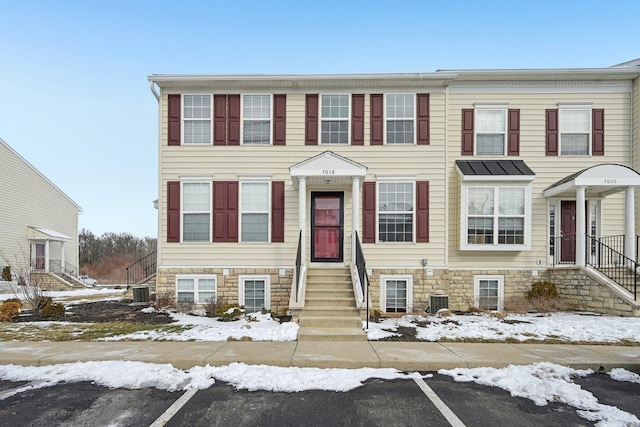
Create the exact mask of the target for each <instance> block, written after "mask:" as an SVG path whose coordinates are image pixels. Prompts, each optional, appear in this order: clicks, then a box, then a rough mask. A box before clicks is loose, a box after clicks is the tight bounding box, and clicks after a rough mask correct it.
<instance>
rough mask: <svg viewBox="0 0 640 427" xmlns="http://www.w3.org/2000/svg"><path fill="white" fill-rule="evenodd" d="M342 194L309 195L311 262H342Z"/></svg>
mask: <svg viewBox="0 0 640 427" xmlns="http://www.w3.org/2000/svg"><path fill="white" fill-rule="evenodd" d="M343 211H344V193H311V235H312V236H313V238H312V239H311V261H320V262H323V261H324V262H327V261H329V262H342V240H343V232H342V227H343V217H344V212H343Z"/></svg>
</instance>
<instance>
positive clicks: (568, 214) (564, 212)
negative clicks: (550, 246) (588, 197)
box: [560, 201, 576, 262]
mask: <svg viewBox="0 0 640 427" xmlns="http://www.w3.org/2000/svg"><path fill="white" fill-rule="evenodd" d="M560 233H561V235H562V238H561V239H560V240H561V243H560V261H561V262H575V260H576V202H575V201H563V202H562V203H561V206H560Z"/></svg>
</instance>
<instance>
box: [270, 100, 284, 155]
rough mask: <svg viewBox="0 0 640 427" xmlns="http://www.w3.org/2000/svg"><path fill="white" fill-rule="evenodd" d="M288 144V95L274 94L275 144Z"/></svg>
mask: <svg viewBox="0 0 640 427" xmlns="http://www.w3.org/2000/svg"><path fill="white" fill-rule="evenodd" d="M286 144H287V95H273V145H286Z"/></svg>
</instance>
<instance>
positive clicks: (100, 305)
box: [13, 300, 174, 325]
mask: <svg viewBox="0 0 640 427" xmlns="http://www.w3.org/2000/svg"><path fill="white" fill-rule="evenodd" d="M146 307H148V305H146V304H132V303H131V300H120V301H96V302H87V303H80V304H69V305H67V306H66V312H65V315H64V317H63V318H43V317H41V316H40V315H38V314H35V313H31V312H28V311H25V312H23V313H21V315H20V316H18V317H16V318H15V319H13V322H38V321H52V320H54V321H63V322H82V323H103V322H127V323H145V324H151V325H165V324H167V323H173V322H174V320H173V319H172V318H171V317H170V316H169V315H168V314H167V313H163V312H153V313H143V312H142V311H141V310H142V309H143V308H146Z"/></svg>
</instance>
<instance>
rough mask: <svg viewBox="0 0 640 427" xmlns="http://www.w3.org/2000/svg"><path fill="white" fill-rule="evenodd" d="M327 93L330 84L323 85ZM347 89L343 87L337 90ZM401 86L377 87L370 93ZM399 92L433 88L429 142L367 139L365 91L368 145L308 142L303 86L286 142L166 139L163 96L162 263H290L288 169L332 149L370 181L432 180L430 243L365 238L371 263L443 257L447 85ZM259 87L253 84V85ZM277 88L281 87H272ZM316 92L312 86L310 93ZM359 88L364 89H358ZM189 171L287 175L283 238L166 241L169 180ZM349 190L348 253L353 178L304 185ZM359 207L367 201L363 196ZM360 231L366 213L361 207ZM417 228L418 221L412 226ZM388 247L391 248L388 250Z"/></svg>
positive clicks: (292, 197)
mask: <svg viewBox="0 0 640 427" xmlns="http://www.w3.org/2000/svg"><path fill="white" fill-rule="evenodd" d="M322 92H323V93H329V92H330V91H327V90H323V91H322ZM340 92H341V93H345V92H348V91H345V89H344V88H342V89H340ZM389 92H400V91H399V90H392V89H389V90H375V91H372V92H371V93H389ZM401 92H411V93H430V94H431V95H430V113H431V115H430V139H431V144H430V145H420V146H417V145H411V146H386V145H385V146H370V145H369V125H370V123H369V117H370V116H369V96H368V94H369V93H366V94H365V145H364V146H351V145H346V146H341V145H340V146H339V145H317V146H305V145H304V135H305V108H304V106H305V93H304V92H298V93H295V92H294V93H287V140H286V141H287V145H286V146H242V145H241V146H235V147H228V146H226V147H222V146H179V147H169V146H167V143H166V141H167V123H166V117H167V107H166V99H167V97H166V95H163V97H162V106H161V112H162V113H161V116H162V125H161V138H160V165H159V166H160V168H159V169H160V178H161V179H160V198H159V206H158V208H159V221H160V224H159V229H160V233H159V249H160V254H161V255H160V259H159V263H160V266H161V267H163V266H167V267H170V266H213V265H215V266H291V265H293V264H294V263H295V255H296V247H297V241H298V190H297V189H296V188H295V187H294V185H293V181H292V179H291V176H290V173H289V168H290V167H291V166H293V165H295V164H297V163H299V162H302V161H304V160H306V159H308V158H310V157H313V156H315V155H317V154H319V153H322V152H324V151H327V150H329V151H332V152H334V153H336V154H339V155H341V156H344V157H347V158H349V159H351V160H353V161H355V162H358V163H361V164H362V165H364V166H366V167H368V170H367V176H366V178H365V181H375V180H376V175H386V176H390V175H395V176H398V175H406V174H411V175H415V180H418V181H419V180H427V181H429V182H430V218H429V221H430V227H429V229H430V242H429V243H420V244H413V243H411V244H375V245H373V244H366V245H364V246H365V252H366V257H367V265H368V266H370V267H372V268H374V267H376V266H390V265H393V266H407V267H420V266H421V264H420V262H421V259H423V258H428V259H429V263H430V264H429V265H443V264H444V250H443V247H444V242H445V223H444V211H445V209H444V200H445V197H444V195H445V194H444V191H445V190H444V184H445V181H444V174H445V162H444V154H445V135H444V92H443V91H442V89H434V90H431V89H430V88H414V89H413V90H410V89H409V90H407V89H404V88H403V90H402V91H401ZM253 93H255V91H254V92H253ZM274 93H282V92H278V91H274ZM310 93H313V92H310ZM360 93H362V92H360ZM185 175H193V176H197V175H204V176H213V180H214V181H219V180H234V181H235V180H238V176H239V175H267V176H270V177H271V180H272V181H284V182H285V242H284V243H274V244H269V243H252V244H248V243H215V244H207V243H197V244H196V243H190V244H186V243H166V232H167V230H166V223H167V221H166V215H167V212H166V206H165V204H164V203H165V201H166V198H167V193H166V192H167V182H168V181H176V180H180V177H181V176H185ZM316 190H322V191H325V190H326V191H344V200H345V204H344V206H345V212H344V214H345V218H344V224H345V228H344V230H345V233H344V234H345V242H344V259H345V262H348V261H349V260H350V242H351V240H350V239H351V228H352V227H351V184H349V185H347V186H344V187H333V186H327V187H325V186H321V187H314V186H313V185H308V186H307V191H308V192H311V191H316ZM310 205H311V203H310V196H309V195H307V212H306V218H307V227H309V221H310V209H311V206H310ZM360 206H362V200H360ZM359 221H360V230H361V229H362V215H361V214H360V218H359ZM414 232H415V227H414ZM309 236H310V229H309V228H308V229H307V245H306V253H307V259H308V257H309V253H310V244H309V241H310V240H309ZM390 248H393V249H392V250H390Z"/></svg>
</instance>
